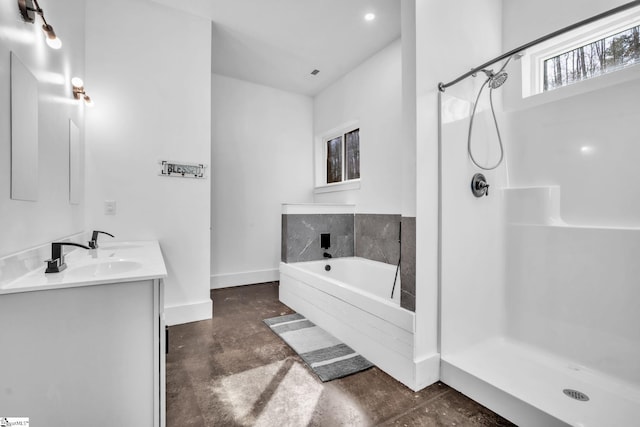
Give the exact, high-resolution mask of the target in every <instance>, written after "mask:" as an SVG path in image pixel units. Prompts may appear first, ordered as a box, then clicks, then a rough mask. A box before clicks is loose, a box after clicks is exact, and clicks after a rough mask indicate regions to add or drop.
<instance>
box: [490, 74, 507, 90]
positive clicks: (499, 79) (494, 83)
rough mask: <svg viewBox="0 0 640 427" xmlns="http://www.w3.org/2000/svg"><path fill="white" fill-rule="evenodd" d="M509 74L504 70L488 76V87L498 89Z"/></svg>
mask: <svg viewBox="0 0 640 427" xmlns="http://www.w3.org/2000/svg"><path fill="white" fill-rule="evenodd" d="M508 77H509V74H507V72H506V71H501V72H499V73H498V74H496V75H493V76H491V77H489V87H490V88H491V89H498V88H499V87H500V86H502V85H503V84H504V82H506V81H507V78H508Z"/></svg>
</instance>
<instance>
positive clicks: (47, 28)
mask: <svg viewBox="0 0 640 427" xmlns="http://www.w3.org/2000/svg"><path fill="white" fill-rule="evenodd" d="M42 31H44V34H45V35H46V41H47V44H48V45H49V47H50V48H51V49H60V48H61V47H62V40H60V39H59V38H58V36H56V32H55V31H53V27H52V26H51V25H49V24H45V25H43V26H42Z"/></svg>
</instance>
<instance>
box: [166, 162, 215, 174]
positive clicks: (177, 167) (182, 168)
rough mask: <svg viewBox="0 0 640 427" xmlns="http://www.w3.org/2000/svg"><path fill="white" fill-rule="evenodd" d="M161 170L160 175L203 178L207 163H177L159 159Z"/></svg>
mask: <svg viewBox="0 0 640 427" xmlns="http://www.w3.org/2000/svg"><path fill="white" fill-rule="evenodd" d="M160 164H161V165H162V170H161V171H160V173H159V175H160V176H171V177H178V178H204V177H205V175H204V172H205V169H206V168H207V165H205V164H202V163H178V162H173V161H169V160H162V161H160Z"/></svg>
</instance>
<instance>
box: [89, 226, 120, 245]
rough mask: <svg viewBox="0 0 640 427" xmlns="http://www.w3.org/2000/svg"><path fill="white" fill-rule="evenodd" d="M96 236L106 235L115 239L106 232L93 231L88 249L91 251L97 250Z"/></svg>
mask: <svg viewBox="0 0 640 427" xmlns="http://www.w3.org/2000/svg"><path fill="white" fill-rule="evenodd" d="M98 234H106V235H107V236H111V237H116V236H114V235H113V234H111V233H107V232H106V231H99V230H93V233H91V240H89V247H90V248H91V249H98Z"/></svg>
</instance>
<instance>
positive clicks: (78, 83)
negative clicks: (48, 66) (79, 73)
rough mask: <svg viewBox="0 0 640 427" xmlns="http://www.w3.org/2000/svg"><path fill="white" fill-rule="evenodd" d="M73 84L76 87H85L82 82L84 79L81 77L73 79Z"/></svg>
mask: <svg viewBox="0 0 640 427" xmlns="http://www.w3.org/2000/svg"><path fill="white" fill-rule="evenodd" d="M71 84H72V85H73V86H74V87H83V86H84V82H83V81H82V79H81V78H80V77H74V78H72V79H71Z"/></svg>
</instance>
